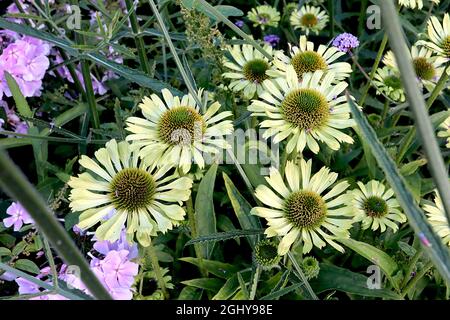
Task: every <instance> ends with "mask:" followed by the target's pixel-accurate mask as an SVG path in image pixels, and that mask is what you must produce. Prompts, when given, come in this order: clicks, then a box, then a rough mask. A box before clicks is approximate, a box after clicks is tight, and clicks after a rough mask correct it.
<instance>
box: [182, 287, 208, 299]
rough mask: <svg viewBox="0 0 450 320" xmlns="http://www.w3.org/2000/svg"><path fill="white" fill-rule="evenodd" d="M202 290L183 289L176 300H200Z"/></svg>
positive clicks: (193, 288)
mask: <svg viewBox="0 0 450 320" xmlns="http://www.w3.org/2000/svg"><path fill="white" fill-rule="evenodd" d="M202 292H203V291H202V290H201V289H199V288H195V287H184V288H183V289H182V290H181V292H180V295H179V296H178V299H177V300H200V298H201V297H202Z"/></svg>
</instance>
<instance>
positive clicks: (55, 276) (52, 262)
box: [41, 236, 58, 288]
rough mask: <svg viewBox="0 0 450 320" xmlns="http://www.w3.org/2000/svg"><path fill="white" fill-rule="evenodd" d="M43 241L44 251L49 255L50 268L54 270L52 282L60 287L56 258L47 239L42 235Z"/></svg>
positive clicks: (56, 286)
mask: <svg viewBox="0 0 450 320" xmlns="http://www.w3.org/2000/svg"><path fill="white" fill-rule="evenodd" d="M41 238H42V242H44V251H45V255H46V256H47V260H48V263H49V264H50V269H51V270H52V283H53V286H54V287H55V288H58V272H57V271H56V265H55V259H54V258H53V254H52V250H51V248H50V245H49V244H48V241H47V239H46V238H45V237H44V236H42V237H41Z"/></svg>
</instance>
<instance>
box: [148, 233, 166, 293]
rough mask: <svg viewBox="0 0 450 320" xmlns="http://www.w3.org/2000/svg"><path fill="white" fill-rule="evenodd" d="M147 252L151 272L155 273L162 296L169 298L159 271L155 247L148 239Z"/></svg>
mask: <svg viewBox="0 0 450 320" xmlns="http://www.w3.org/2000/svg"><path fill="white" fill-rule="evenodd" d="M146 249H147V253H148V255H149V256H150V260H151V262H152V266H153V272H154V273H155V277H156V282H158V286H159V287H160V288H161V290H162V292H163V294H164V297H165V298H166V299H169V292H168V291H167V288H166V284H165V283H164V277H163V275H162V272H161V267H160V266H159V260H158V256H157V255H156V250H155V247H154V246H153V242H152V241H150V245H149V246H148V247H147V248H146Z"/></svg>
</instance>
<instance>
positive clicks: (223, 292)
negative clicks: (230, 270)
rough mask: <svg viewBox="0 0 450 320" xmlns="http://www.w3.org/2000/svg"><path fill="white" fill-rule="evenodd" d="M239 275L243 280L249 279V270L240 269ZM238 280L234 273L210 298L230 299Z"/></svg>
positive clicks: (237, 288) (237, 285)
mask: <svg viewBox="0 0 450 320" xmlns="http://www.w3.org/2000/svg"><path fill="white" fill-rule="evenodd" d="M241 276H242V278H243V280H244V281H249V280H250V277H251V272H250V270H243V271H241ZM239 289H240V287H239V280H238V276H237V274H234V275H233V276H232V277H231V278H229V279H228V280H227V281H226V282H225V284H224V285H223V286H222V288H220V290H219V292H217V293H216V295H215V296H214V297H213V298H212V300H228V299H230V298H231V297H232V296H233V295H234V294H235V293H236V292H237V291H238V290H239Z"/></svg>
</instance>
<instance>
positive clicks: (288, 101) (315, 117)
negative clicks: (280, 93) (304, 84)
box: [281, 89, 329, 130]
mask: <svg viewBox="0 0 450 320" xmlns="http://www.w3.org/2000/svg"><path fill="white" fill-rule="evenodd" d="M281 111H282V114H283V116H284V119H285V120H286V121H287V122H289V123H291V124H293V125H295V126H297V127H299V128H300V129H304V130H312V129H315V128H318V127H320V126H322V125H323V124H325V123H326V121H327V119H328V117H329V106H328V102H327V99H326V97H325V96H324V95H323V94H322V93H320V92H319V91H317V90H315V89H297V90H295V91H292V92H290V93H289V94H288V95H287V96H286V97H285V98H284V100H283V101H282V102H281Z"/></svg>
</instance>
